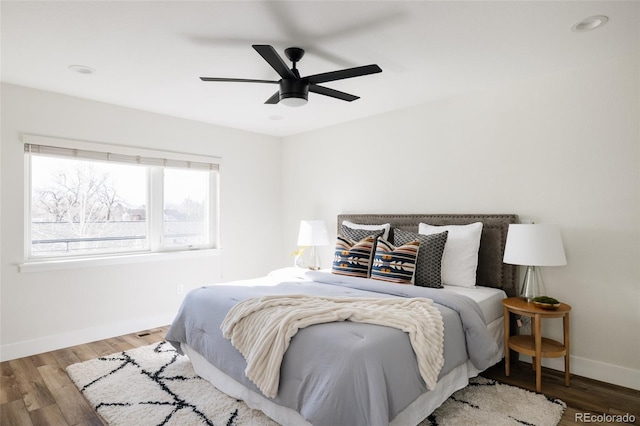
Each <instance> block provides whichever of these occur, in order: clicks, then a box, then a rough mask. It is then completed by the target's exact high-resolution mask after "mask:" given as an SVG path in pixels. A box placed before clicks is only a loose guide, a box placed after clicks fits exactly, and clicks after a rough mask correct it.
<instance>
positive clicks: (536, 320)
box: [502, 297, 571, 392]
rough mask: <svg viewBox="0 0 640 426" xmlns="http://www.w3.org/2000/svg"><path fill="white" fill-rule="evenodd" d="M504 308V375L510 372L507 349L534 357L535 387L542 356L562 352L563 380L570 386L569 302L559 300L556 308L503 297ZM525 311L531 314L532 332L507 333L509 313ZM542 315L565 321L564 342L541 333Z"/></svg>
mask: <svg viewBox="0 0 640 426" xmlns="http://www.w3.org/2000/svg"><path fill="white" fill-rule="evenodd" d="M502 306H503V308H504V369H505V375H507V376H509V374H510V365H509V358H510V356H509V349H513V350H514V351H516V352H518V353H521V354H524V355H529V356H531V357H533V359H532V365H533V369H534V370H535V372H536V391H537V392H540V391H541V389H542V372H541V370H542V368H541V365H540V363H541V360H542V358H543V357H551V358H553V357H561V356H564V384H565V386H569V375H570V366H569V312H570V311H571V306H569V305H567V304H566V303H560V306H559V307H558V308H556V309H553V310H552V309H543V308H540V307H538V306H536V305H534V304H533V302H527V301H526V300H524V299H523V298H521V297H509V298H507V299H504V300H503V301H502ZM510 313H512V314H515V315H524V316H527V317H531V319H532V321H531V324H532V327H531V335H514V336H510V335H509V334H510V330H509V328H510V327H509V314H510ZM542 318H562V322H563V325H564V342H563V343H560V342H558V341H556V340H552V339H548V338H546V337H542Z"/></svg>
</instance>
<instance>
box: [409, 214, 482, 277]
mask: <svg viewBox="0 0 640 426" xmlns="http://www.w3.org/2000/svg"><path fill="white" fill-rule="evenodd" d="M444 231H449V234H448V235H447V243H446V244H445V245H444V252H443V253H442V283H443V284H445V285H455V286H458V287H474V286H475V285H476V269H478V250H479V249H480V235H481V234H482V222H476V223H470V224H469V225H444V226H434V225H428V224H426V223H421V224H420V225H419V227H418V233H419V234H423V235H432V234H439V233H441V232H444Z"/></svg>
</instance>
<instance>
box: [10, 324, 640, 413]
mask: <svg viewBox="0 0 640 426" xmlns="http://www.w3.org/2000/svg"><path fill="white" fill-rule="evenodd" d="M167 328H168V327H161V328H157V329H153V330H146V331H143V332H139V333H134V334H128V335H125V336H120V337H114V338H112V339H106V340H101V341H97V342H92V343H87V344H84V345H79V346H74V347H71V348H66V349H60V350H57V351H52V352H47V353H44V354H39V355H34V356H30V357H26V358H20V359H16V360H13V361H6V362H3V363H0V369H1V370H2V377H1V382H0V425H1V426H22V425H25V426H29V425H52V426H65V425H79V426H80V425H82V426H87V425H105V423H104V422H103V421H102V419H101V418H100V417H99V416H98V415H97V414H96V413H95V412H94V411H93V409H92V408H91V407H90V406H89V404H88V403H87V402H86V400H85V399H84V397H83V396H82V394H81V393H80V392H79V391H78V390H77V389H76V387H75V386H74V385H73V383H72V382H71V380H70V379H69V377H68V376H67V374H66V372H65V368H66V367H67V366H69V365H71V364H75V363H77V362H82V361H86V360H89V359H93V358H97V357H99V356H103V355H109V354H112V353H114V352H120V351H124V350H129V349H133V348H136V347H140V346H144V345H148V344H151V343H156V342H159V341H161V340H163V339H164V335H165V333H166V331H167ZM483 376H485V377H488V378H492V379H496V380H499V381H501V382H504V383H508V384H511V385H515V386H519V387H522V388H525V389H529V390H532V391H533V390H534V389H535V375H534V374H533V372H532V371H531V365H529V364H525V363H514V364H513V365H512V367H511V376H510V377H505V376H504V365H503V364H502V363H501V364H498V365H496V366H494V367H492V368H491V369H489V370H487V371H486V372H484V373H483ZM542 377H543V378H542V391H543V393H544V394H545V395H547V396H548V397H551V398H559V399H561V400H563V401H565V402H566V403H567V405H568V407H569V408H568V409H567V411H566V412H565V414H564V416H563V417H562V420H561V422H560V425H575V424H581V422H576V421H575V418H576V417H575V415H576V413H578V414H580V413H586V412H588V413H594V414H600V413H606V414H625V413H630V414H633V415H634V416H635V419H636V424H640V391H635V390H631V389H627V388H622V387H619V386H615V385H610V384H607V383H603V382H598V381H594V380H590V379H586V378H582V377H578V376H572V378H571V386H570V387H565V386H564V375H563V373H560V372H556V371H553V370H547V369H543V372H542ZM589 424H591V425H604V424H608V425H611V423H596V422H590V423H589ZM185 426H188V425H185Z"/></svg>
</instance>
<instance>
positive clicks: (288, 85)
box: [280, 79, 309, 101]
mask: <svg viewBox="0 0 640 426" xmlns="http://www.w3.org/2000/svg"><path fill="white" fill-rule="evenodd" d="M287 98H299V99H304V100H305V101H306V100H308V98H309V82H308V81H305V80H304V79H300V80H290V79H282V80H280V100H283V99H287Z"/></svg>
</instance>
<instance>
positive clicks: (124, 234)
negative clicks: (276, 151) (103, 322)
mask: <svg viewBox="0 0 640 426" xmlns="http://www.w3.org/2000/svg"><path fill="white" fill-rule="evenodd" d="M24 139H25V158H26V162H25V163H26V169H27V177H28V179H26V181H27V185H26V186H27V188H26V191H27V194H28V206H27V207H28V209H27V210H28V212H29V213H28V214H29V219H30V220H28V229H27V230H26V231H27V232H26V234H27V236H28V238H27V240H28V241H27V244H26V246H27V253H26V257H27V259H31V260H46V259H51V258H62V257H64V258H70V257H87V256H95V255H100V256H104V255H108V254H123V253H140V252H161V251H178V250H192V249H201V248H215V247H216V246H217V244H216V241H217V227H216V224H217V203H216V201H217V178H218V163H217V161H216V160H219V159H216V158H213V157H202V156H193V155H189V154H180V153H168V152H158V151H148V150H140V149H135V148H127V147H114V146H110V145H109V146H107V145H100V144H92V143H88V142H77V141H64V140H58V139H53V138H45V137H40V136H29V135H26V136H25V137H24Z"/></svg>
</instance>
